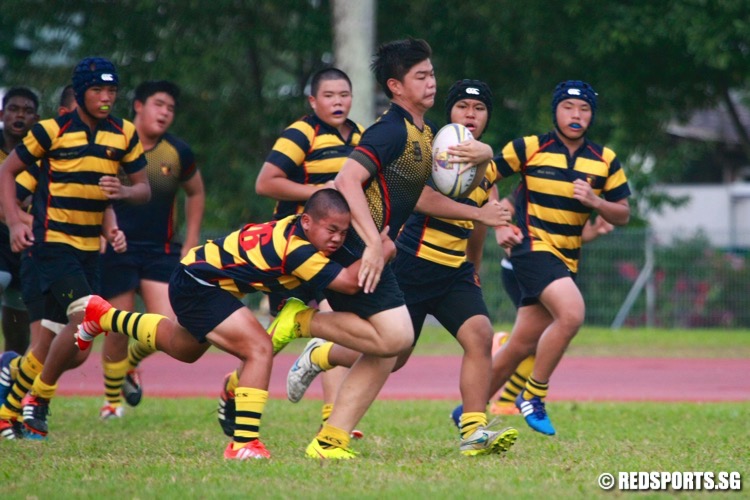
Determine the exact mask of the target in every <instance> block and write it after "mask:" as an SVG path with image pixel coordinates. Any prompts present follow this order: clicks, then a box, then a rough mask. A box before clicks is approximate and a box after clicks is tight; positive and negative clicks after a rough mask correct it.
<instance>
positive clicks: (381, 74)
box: [370, 37, 432, 99]
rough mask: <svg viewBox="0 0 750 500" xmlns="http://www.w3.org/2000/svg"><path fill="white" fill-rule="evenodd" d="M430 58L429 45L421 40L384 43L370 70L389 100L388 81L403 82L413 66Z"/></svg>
mask: <svg viewBox="0 0 750 500" xmlns="http://www.w3.org/2000/svg"><path fill="white" fill-rule="evenodd" d="M430 57H432V48H430V44H428V43H427V42H426V41H424V40H422V39H421V38H411V37H409V38H406V39H404V40H396V41H395V42H388V43H384V44H383V45H381V46H380V47H378V50H377V52H376V53H375V57H374V59H373V60H372V64H370V69H371V70H372V71H373V73H375V80H377V82H378V83H379V84H380V87H381V88H382V89H383V92H385V95H386V96H388V98H389V99H391V98H393V92H391V91H390V89H389V88H388V80H390V79H391V78H395V79H396V80H398V81H400V82H403V81H404V76H406V74H407V73H408V72H409V70H410V69H411V68H413V67H414V66H415V65H417V64H419V63H421V62H422V61H424V60H425V59H429V58H430Z"/></svg>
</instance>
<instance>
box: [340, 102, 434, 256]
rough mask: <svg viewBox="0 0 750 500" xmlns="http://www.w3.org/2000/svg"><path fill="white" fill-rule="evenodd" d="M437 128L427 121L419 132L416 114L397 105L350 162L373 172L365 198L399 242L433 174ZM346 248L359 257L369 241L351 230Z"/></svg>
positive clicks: (366, 135)
mask: <svg viewBox="0 0 750 500" xmlns="http://www.w3.org/2000/svg"><path fill="white" fill-rule="evenodd" d="M436 131H437V127H435V124H434V123H432V122H429V121H425V125H424V128H423V129H422V130H420V129H419V128H418V127H417V126H416V125H414V121H413V119H412V117H411V115H410V114H409V113H408V112H407V111H406V110H404V109H403V108H402V107H400V106H398V105H397V104H393V103H391V106H390V108H389V109H388V110H387V111H386V112H385V113H384V114H383V115H381V116H380V118H379V119H378V121H377V122H375V123H374V124H373V125H371V126H370V127H369V128H368V129H367V130H365V133H364V134H363V135H362V140H361V141H360V143H359V146H357V147H356V148H355V149H354V152H353V153H352V154H351V156H350V158H352V159H354V160H356V161H357V162H359V163H360V164H361V165H363V166H364V167H365V168H366V169H367V170H368V171H369V172H370V175H371V177H370V179H369V180H368V181H367V182H366V183H365V185H364V191H365V197H366V198H367V203H368V205H369V207H370V213H371V214H372V218H373V220H374V221H375V225H376V226H377V228H378V231H382V230H383V228H384V227H385V226H389V236H390V238H391V239H392V240H395V239H396V236H397V235H398V232H399V231H400V230H401V226H403V225H404V222H406V219H408V218H409V215H410V214H411V213H412V210H414V207H415V206H416V204H417V200H418V199H419V195H420V194H421V193H422V189H423V188H424V186H425V183H426V182H427V179H428V178H429V177H430V172H431V170H432V139H433V137H434V134H435V132H436ZM344 247H345V248H346V249H347V250H348V251H349V252H351V253H352V254H353V255H355V256H360V255H361V254H362V252H363V251H364V242H363V241H362V239H361V238H360V237H359V235H358V234H357V233H356V231H355V230H354V229H353V228H352V229H350V230H349V233H348V234H347V238H346V242H345V243H344Z"/></svg>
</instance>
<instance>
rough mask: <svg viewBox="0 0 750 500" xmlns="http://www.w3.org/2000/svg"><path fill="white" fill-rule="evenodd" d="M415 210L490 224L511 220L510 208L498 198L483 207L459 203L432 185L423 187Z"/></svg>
mask: <svg viewBox="0 0 750 500" xmlns="http://www.w3.org/2000/svg"><path fill="white" fill-rule="evenodd" d="M415 210H416V211H417V212H420V213H423V214H425V215H429V216H430V217H441V218H443V219H454V220H471V221H475V222H479V223H482V224H485V225H488V226H503V225H507V224H508V221H510V214H509V213H508V210H507V209H505V208H503V206H502V205H501V204H500V203H499V202H498V201H496V200H491V201H489V202H488V203H485V204H484V206H483V207H481V208H480V207H475V206H472V205H466V204H464V203H459V202H457V201H455V200H453V199H451V198H449V197H447V196H445V195H443V194H441V193H439V192H437V191H435V190H434V189H432V188H431V187H430V186H425V187H424V189H422V194H421V195H420V196H419V200H418V201H417V206H416V208H415Z"/></svg>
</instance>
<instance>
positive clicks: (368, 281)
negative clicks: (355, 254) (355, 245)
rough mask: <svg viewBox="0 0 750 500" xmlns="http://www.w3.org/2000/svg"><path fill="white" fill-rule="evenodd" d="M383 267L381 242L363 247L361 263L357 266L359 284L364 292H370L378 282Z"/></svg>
mask: <svg viewBox="0 0 750 500" xmlns="http://www.w3.org/2000/svg"><path fill="white" fill-rule="evenodd" d="M384 267H385V259H384V257H383V244H382V243H381V242H378V243H377V244H376V245H372V246H367V247H365V251H364V252H363V253H362V265H361V266H360V268H359V276H358V278H359V283H358V284H359V286H360V287H362V291H363V292H365V293H372V292H374V291H375V288H376V287H377V286H378V283H379V282H380V275H381V274H382V273H383V268H384Z"/></svg>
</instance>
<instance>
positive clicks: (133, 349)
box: [128, 342, 156, 370]
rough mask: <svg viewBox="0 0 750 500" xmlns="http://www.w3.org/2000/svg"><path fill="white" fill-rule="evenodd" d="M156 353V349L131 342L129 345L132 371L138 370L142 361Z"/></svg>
mask: <svg viewBox="0 0 750 500" xmlns="http://www.w3.org/2000/svg"><path fill="white" fill-rule="evenodd" d="M155 352H156V349H153V348H152V347H151V346H149V345H146V344H143V343H141V342H131V343H130V344H128V365H129V367H130V369H131V370H135V369H136V368H138V365H139V364H141V361H143V360H144V359H145V358H147V357H148V356H151V355H152V354H153V353H155Z"/></svg>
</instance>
